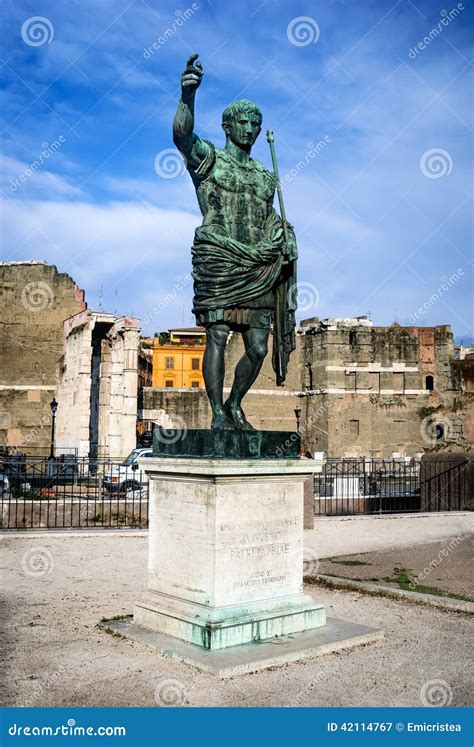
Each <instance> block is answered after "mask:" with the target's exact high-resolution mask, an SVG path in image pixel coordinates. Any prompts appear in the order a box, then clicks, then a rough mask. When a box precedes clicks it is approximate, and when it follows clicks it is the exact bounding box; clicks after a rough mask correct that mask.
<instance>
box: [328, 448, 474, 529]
mask: <svg viewBox="0 0 474 747" xmlns="http://www.w3.org/2000/svg"><path fill="white" fill-rule="evenodd" d="M437 465H438V466H437V472H436V475H434V474H433V473H432V471H431V470H430V469H428V468H427V467H426V466H425V465H424V464H423V465H421V464H420V461H419V460H414V459H412V460H403V459H367V458H362V459H328V460H327V461H326V462H325V464H324V465H323V468H322V471H321V472H320V473H316V474H315V513H316V514H317V515H322V516H344V515H351V514H384V513H416V512H419V511H460V510H464V509H466V508H467V507H468V504H469V491H468V490H467V482H466V475H467V471H466V465H462V464H459V465H455V466H453V464H452V462H450V461H448V460H446V464H444V462H441V461H439V460H438V463H437Z"/></svg>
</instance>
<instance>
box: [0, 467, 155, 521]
mask: <svg viewBox="0 0 474 747" xmlns="http://www.w3.org/2000/svg"><path fill="white" fill-rule="evenodd" d="M0 526H1V528H2V529H40V528H54V529H69V528H89V529H91V528H117V527H137V528H138V527H139V528H143V527H147V526H148V478H147V475H146V473H145V472H144V470H142V469H141V467H140V466H139V465H132V466H127V465H124V464H123V463H121V462H118V461H113V460H108V459H94V460H91V459H89V458H81V457H76V456H74V455H71V454H63V455H60V456H58V457H56V458H55V459H54V460H51V459H48V458H42V459H41V458H32V457H26V456H25V455H22V454H9V455H7V456H3V457H2V458H1V459H0Z"/></svg>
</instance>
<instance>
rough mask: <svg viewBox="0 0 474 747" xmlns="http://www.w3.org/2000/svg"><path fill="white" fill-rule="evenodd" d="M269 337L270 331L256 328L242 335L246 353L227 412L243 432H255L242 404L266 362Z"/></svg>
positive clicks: (235, 380)
mask: <svg viewBox="0 0 474 747" xmlns="http://www.w3.org/2000/svg"><path fill="white" fill-rule="evenodd" d="M268 335H269V330H268V329H259V328H256V327H251V328H250V329H248V330H246V331H245V332H243V333H242V338H243V341H244V345H245V353H244V355H243V356H242V358H241V359H240V361H239V362H238V363H237V366H236V369H235V378H234V383H233V385H232V391H231V393H230V395H229V399H228V400H227V402H226V403H225V410H226V412H227V413H228V414H229V416H230V417H231V418H232V420H233V422H234V423H235V425H236V426H237V428H239V429H240V430H243V431H253V430H255V428H253V426H252V425H250V423H249V422H248V420H247V418H246V417H245V415H244V411H243V410H242V407H241V403H242V399H243V398H244V397H245V395H246V394H247V392H248V390H249V389H250V387H251V386H252V384H253V382H254V381H255V379H256V378H257V376H258V374H259V372H260V369H261V367H262V363H263V361H264V360H265V356H266V354H267V351H268Z"/></svg>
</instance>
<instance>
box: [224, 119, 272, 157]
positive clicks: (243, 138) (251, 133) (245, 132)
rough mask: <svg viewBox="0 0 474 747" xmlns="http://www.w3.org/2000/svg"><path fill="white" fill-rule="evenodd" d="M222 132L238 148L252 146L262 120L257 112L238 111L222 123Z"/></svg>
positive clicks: (258, 133) (260, 127)
mask: <svg viewBox="0 0 474 747" xmlns="http://www.w3.org/2000/svg"><path fill="white" fill-rule="evenodd" d="M223 128H224V132H225V133H226V135H227V136H228V137H229V138H230V139H231V140H232V142H233V143H235V144H236V145H238V146H239V147H240V148H249V147H252V145H253V144H254V142H255V141H256V139H257V138H258V136H259V135H260V131H261V129H262V120H261V118H260V116H259V114H258V113H257V112H249V113H243V112H242V113H239V114H237V115H236V116H235V118H234V119H233V120H232V121H231V122H229V123H227V122H226V123H225V124H224V125H223Z"/></svg>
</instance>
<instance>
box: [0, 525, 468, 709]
mask: <svg viewBox="0 0 474 747" xmlns="http://www.w3.org/2000/svg"><path fill="white" fill-rule="evenodd" d="M147 541H148V538H147V535H146V534H143V535H139V536H137V535H136V534H133V535H132V534H128V535H126V534H125V535H124V534H109V533H106V532H100V533H97V535H95V536H86V535H83V534H82V535H81V534H80V533H77V534H75V535H72V536H71V535H69V536H65V535H64V534H61V533H57V534H49V535H46V536H44V535H43V536H34V535H32V534H31V535H28V536H22V537H12V536H6V537H5V536H4V537H3V540H2V557H3V559H4V568H3V570H2V580H3V589H4V599H3V601H2V608H3V614H2V618H3V621H4V625H3V626H2V634H1V648H2V659H3V663H4V667H5V670H6V671H5V678H4V683H5V684H4V687H3V688H2V689H3V698H2V701H3V704H5V705H35V706H97V705H100V706H153V705H168V704H176V705H191V706H290V705H300V706H358V705H367V706H396V705H399V706H417V705H423V704H426V703H427V702H429V701H430V698H433V699H434V698H436V699H437V701H436V702H437V703H438V704H444V703H448V704H449V703H451V705H453V706H462V705H468V704H469V703H470V702H471V700H472V695H470V693H469V683H470V670H469V663H468V656H467V652H468V650H469V649H468V645H470V643H471V639H470V635H469V633H470V630H469V620H468V618H467V617H466V616H465V615H463V614H456V613H453V612H445V611H441V610H438V609H431V608H426V607H422V606H417V605H412V604H409V603H406V602H399V601H395V600H391V599H385V598H378V597H368V596H365V595H362V594H359V593H357V592H348V591H332V590H331V591H329V590H327V589H323V588H317V587H312V586H308V589H307V590H308V592H309V593H311V594H312V595H313V596H314V597H315V598H317V599H318V600H319V601H321V602H322V603H323V604H325V605H326V607H327V610H328V614H329V615H331V616H333V617H338V618H341V619H345V620H350V621H353V622H359V623H362V624H369V625H372V626H376V627H380V628H382V629H383V630H384V631H385V636H386V638H385V641H381V642H379V643H376V644H372V645H370V646H366V647H364V648H359V649H354V650H353V651H347V652H343V653H339V654H334V655H329V656H325V657H321V658H319V659H314V660H311V661H307V662H304V663H299V664H291V665H287V666H285V667H283V668H275V669H272V670H266V671H264V672H260V673H256V674H251V675H245V676H241V677H236V678H234V679H232V680H228V681H221V680H218V679H216V678H215V677H213V676H212V675H209V674H203V673H199V672H197V671H196V670H194V669H193V668H191V667H188V666H186V665H184V664H179V663H175V662H172V661H170V660H168V659H166V658H164V657H162V656H161V655H159V654H157V653H155V652H151V651H150V650H149V649H147V648H145V647H143V646H142V645H140V644H138V643H135V642H132V641H128V640H124V639H121V638H116V637H113V636H111V635H107V634H106V633H105V632H103V631H101V630H99V629H97V627H96V625H97V623H98V621H99V620H100V619H101V618H103V617H106V618H110V617H113V616H115V615H121V614H130V613H131V612H132V609H133V603H134V600H135V599H136V598H137V596H138V595H139V594H140V592H141V590H142V588H144V585H145V581H146V554H147ZM435 680H436V681H440V683H438V684H432V683H433V681H435ZM439 698H441V703H440V701H439Z"/></svg>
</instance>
